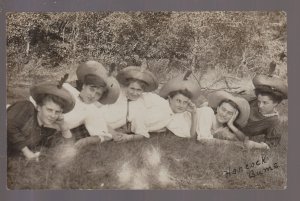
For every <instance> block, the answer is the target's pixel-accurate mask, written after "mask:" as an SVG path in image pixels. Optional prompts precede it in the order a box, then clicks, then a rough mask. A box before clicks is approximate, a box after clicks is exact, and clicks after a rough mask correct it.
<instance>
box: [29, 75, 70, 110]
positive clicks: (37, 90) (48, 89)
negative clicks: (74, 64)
mask: <svg viewBox="0 0 300 201" xmlns="http://www.w3.org/2000/svg"><path fill="white" fill-rule="evenodd" d="M66 79H67V78H65V80H66ZM62 80H63V79H62ZM62 80H61V81H60V82H55V81H49V82H43V83H40V84H37V85H34V86H32V87H31V88H30V95H31V96H32V98H33V99H34V100H35V101H37V98H38V96H39V95H41V94H51V95H55V96H58V97H60V98H61V99H63V100H64V101H65V105H64V108H62V109H63V113H67V112H70V111H71V110H72V109H73V108H74V106H75V99H74V97H73V95H72V94H71V93H70V92H69V91H68V90H66V89H64V88H63V87H62V84H63V82H64V81H65V80H64V81H62Z"/></svg>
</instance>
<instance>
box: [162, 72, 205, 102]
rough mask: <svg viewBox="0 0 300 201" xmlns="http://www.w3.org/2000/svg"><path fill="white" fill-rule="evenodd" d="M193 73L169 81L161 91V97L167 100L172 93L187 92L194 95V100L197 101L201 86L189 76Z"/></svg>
mask: <svg viewBox="0 0 300 201" xmlns="http://www.w3.org/2000/svg"><path fill="white" fill-rule="evenodd" d="M190 74H191V71H188V72H187V73H186V74H182V75H179V76H177V77H175V78H173V79H171V80H169V81H168V82H167V83H166V84H165V85H164V86H163V87H162V88H161V89H160V91H159V95H160V96H161V97H163V98H167V97H168V95H169V94H170V93H171V92H172V91H178V90H187V91H189V92H190V93H191V94H192V99H193V100H195V99H197V98H198V97H199V95H200V93H201V88H200V86H199V84H198V83H197V82H196V81H195V80H193V79H191V78H190V77H189V76H190Z"/></svg>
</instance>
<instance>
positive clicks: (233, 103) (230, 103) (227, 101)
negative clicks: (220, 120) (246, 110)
mask: <svg viewBox="0 0 300 201" xmlns="http://www.w3.org/2000/svg"><path fill="white" fill-rule="evenodd" d="M223 103H228V104H229V105H231V106H232V107H233V108H235V109H236V110H237V111H238V112H239V113H238V116H237V117H236V119H235V121H236V120H237V119H238V118H239V116H240V114H241V112H240V110H239V106H238V105H237V104H236V103H235V102H233V101H232V100H229V99H226V100H223V101H221V102H220V104H219V105H218V107H220V106H221V105H222V104H223ZM235 121H234V122H233V124H234V125H235V126H236V127H238V128H239V126H238V124H237V123H236V122H235ZM225 125H227V123H226V124H225ZM225 125H224V126H225Z"/></svg>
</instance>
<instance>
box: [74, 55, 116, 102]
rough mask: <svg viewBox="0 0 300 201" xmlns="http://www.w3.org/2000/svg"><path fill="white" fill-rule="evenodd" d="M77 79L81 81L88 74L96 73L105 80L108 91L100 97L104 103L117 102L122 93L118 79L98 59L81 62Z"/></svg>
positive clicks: (100, 100)
mask: <svg viewBox="0 0 300 201" xmlns="http://www.w3.org/2000/svg"><path fill="white" fill-rule="evenodd" d="M76 75H77V79H78V80H79V81H81V82H83V80H84V79H85V77H86V76H87V75H96V76H97V77H99V79H101V80H102V81H104V82H105V84H106V87H107V91H106V92H105V93H104V94H103V95H102V97H101V98H100V99H99V102H100V103H102V104H112V103H114V102H116V100H117V99H118V97H119V94H120V85H119V83H118V81H117V80H116V79H115V78H114V77H113V76H111V75H110V73H109V72H108V71H107V70H106V68H105V67H104V66H103V65H102V64H101V63H99V62H97V61H87V62H85V63H82V64H80V65H79V66H78V67H77V70H76Z"/></svg>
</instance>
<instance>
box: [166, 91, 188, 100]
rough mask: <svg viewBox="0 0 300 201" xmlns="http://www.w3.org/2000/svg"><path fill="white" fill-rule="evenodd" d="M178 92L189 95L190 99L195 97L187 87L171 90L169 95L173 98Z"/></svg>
mask: <svg viewBox="0 0 300 201" xmlns="http://www.w3.org/2000/svg"><path fill="white" fill-rule="evenodd" d="M177 94H181V95H183V96H185V97H187V98H189V99H191V98H192V97H193V94H192V93H191V92H190V91H188V90H187V89H184V90H176V91H171V92H170V93H169V96H170V97H171V98H173V97H174V96H176V95H177Z"/></svg>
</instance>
